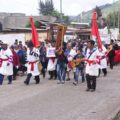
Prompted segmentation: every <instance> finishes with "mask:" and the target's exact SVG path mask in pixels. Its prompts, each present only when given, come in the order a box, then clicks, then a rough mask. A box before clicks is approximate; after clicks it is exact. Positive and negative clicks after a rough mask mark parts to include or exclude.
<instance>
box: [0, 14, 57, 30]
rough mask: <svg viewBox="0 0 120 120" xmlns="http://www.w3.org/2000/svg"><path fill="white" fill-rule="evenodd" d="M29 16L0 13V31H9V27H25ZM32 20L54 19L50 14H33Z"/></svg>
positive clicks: (50, 20) (49, 20)
mask: <svg viewBox="0 0 120 120" xmlns="http://www.w3.org/2000/svg"><path fill="white" fill-rule="evenodd" d="M29 17H30V16H26V15H25V14H23V13H0V31H1V32H4V31H9V30H11V29H14V28H15V29H17V28H25V27H26V25H27V24H28V23H29ZM33 18H34V21H40V20H45V21H48V22H50V23H53V22H55V21H56V18H55V17H52V16H33Z"/></svg>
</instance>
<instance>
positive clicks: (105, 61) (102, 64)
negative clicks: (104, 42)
mask: <svg viewBox="0 0 120 120" xmlns="http://www.w3.org/2000/svg"><path fill="white" fill-rule="evenodd" d="M106 52H107V49H106V48H105V47H104V46H103V47H102V51H100V57H102V56H106ZM104 68H107V56H106V57H105V58H103V59H101V61H100V69H104Z"/></svg>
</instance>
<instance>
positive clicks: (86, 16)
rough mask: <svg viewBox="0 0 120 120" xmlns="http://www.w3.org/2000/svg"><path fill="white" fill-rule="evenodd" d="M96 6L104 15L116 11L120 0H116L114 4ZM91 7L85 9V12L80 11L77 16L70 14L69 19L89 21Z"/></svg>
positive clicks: (119, 6) (119, 5)
mask: <svg viewBox="0 0 120 120" xmlns="http://www.w3.org/2000/svg"><path fill="white" fill-rule="evenodd" d="M95 7H96V6H95ZM98 7H99V8H100V9H101V11H102V16H103V17H106V16H107V15H108V14H109V13H111V12H114V11H118V8H119V9H120V0H118V1H116V2H115V3H114V4H105V5H102V6H98ZM93 9H94V8H93ZM93 9H92V10H89V11H86V12H82V13H80V14H79V15H78V16H72V17H70V19H71V21H78V22H80V21H82V22H90V21H91V14H92V11H93ZM80 16H82V17H81V18H82V19H80Z"/></svg>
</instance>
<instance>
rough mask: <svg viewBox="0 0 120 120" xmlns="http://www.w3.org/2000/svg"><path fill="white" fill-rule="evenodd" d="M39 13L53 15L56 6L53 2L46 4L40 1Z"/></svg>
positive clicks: (49, 0)
mask: <svg viewBox="0 0 120 120" xmlns="http://www.w3.org/2000/svg"><path fill="white" fill-rule="evenodd" d="M39 11H40V14H42V15H51V13H52V12H53V11H54V5H53V1H52V0H46V1H45V3H44V2H43V1H41V0H40V3H39Z"/></svg>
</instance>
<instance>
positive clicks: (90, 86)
mask: <svg viewBox="0 0 120 120" xmlns="http://www.w3.org/2000/svg"><path fill="white" fill-rule="evenodd" d="M94 44H95V42H94V41H93V40H90V41H88V43H87V47H88V49H87V52H86V70H85V72H86V81H87V89H86V91H91V92H94V91H95V90H96V78H97V76H98V73H99V62H100V61H99V59H98V58H97V56H98V49H96V48H95V47H94Z"/></svg>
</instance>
